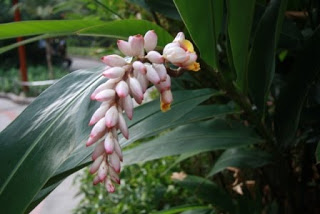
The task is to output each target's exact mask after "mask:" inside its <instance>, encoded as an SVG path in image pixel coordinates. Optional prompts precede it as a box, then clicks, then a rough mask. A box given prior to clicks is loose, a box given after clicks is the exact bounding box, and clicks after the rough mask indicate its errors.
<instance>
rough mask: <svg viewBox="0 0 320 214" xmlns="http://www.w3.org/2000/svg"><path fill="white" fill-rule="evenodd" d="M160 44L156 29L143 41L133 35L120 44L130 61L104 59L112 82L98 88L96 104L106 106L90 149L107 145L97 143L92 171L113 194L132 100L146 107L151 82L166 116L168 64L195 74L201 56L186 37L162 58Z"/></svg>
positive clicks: (97, 115) (169, 47) (95, 119)
mask: <svg viewBox="0 0 320 214" xmlns="http://www.w3.org/2000/svg"><path fill="white" fill-rule="evenodd" d="M157 40H158V37H157V35H156V33H155V32H154V31H153V30H150V31H148V32H147V33H146V34H145V35H144V36H141V35H135V36H130V37H129V39H128V41H124V40H118V42H117V45H118V48H119V50H120V51H121V52H122V53H123V54H124V55H125V56H126V57H121V56H119V55H114V54H113V55H107V56H104V57H102V58H101V59H102V61H103V62H104V63H105V64H106V65H107V66H106V68H105V70H104V71H103V76H105V77H106V78H108V80H107V81H106V82H105V83H103V84H101V85H100V86H98V87H97V88H96V89H95V91H94V92H93V93H92V95H91V99H92V100H97V101H99V102H101V105H100V107H99V108H98V109H97V110H96V111H95V112H94V114H93V116H92V118H91V120H90V122H89V125H94V126H93V128H92V130H91V133H90V137H89V139H88V141H87V143H86V145H87V146H91V145H92V144H94V143H96V142H97V141H99V140H100V139H102V138H104V141H102V142H99V143H97V145H96V147H95V149H94V151H93V154H92V159H93V161H94V162H93V164H92V166H91V168H90V172H91V173H92V174H94V173H97V175H96V177H95V178H94V181H93V183H94V184H98V183H104V184H105V187H106V189H107V191H108V192H114V191H115V186H114V183H118V184H119V183H120V179H119V173H120V171H121V163H120V162H122V160H123V155H122V151H121V147H120V144H119V141H118V133H117V132H118V130H120V131H121V133H122V135H123V136H124V137H125V138H126V139H128V138H129V132H128V127H127V124H126V122H125V119H124V116H123V112H125V114H126V115H127V117H128V118H129V119H130V120H131V119H132V117H133V100H132V98H133V99H134V100H135V101H136V102H137V103H138V104H141V103H142V101H143V99H144V94H145V92H146V90H147V88H148V86H149V83H152V84H153V85H155V87H156V88H157V89H158V91H159V92H160V95H161V97H160V100H161V106H160V108H161V110H162V111H164V112H165V111H167V110H169V109H170V105H171V103H172V101H173V98H172V93H171V79H170V76H169V75H168V74H167V68H166V64H167V63H172V64H174V65H176V66H179V67H182V68H191V69H190V70H194V69H192V67H191V65H195V63H196V62H195V61H196V59H197V56H196V54H195V53H194V51H193V46H192V44H191V43H190V42H189V41H188V40H185V38H184V35H183V33H179V34H178V35H177V37H176V38H175V40H174V41H173V42H172V43H169V44H168V45H167V46H166V47H165V49H164V54H163V55H161V54H160V53H159V52H157V51H155V50H154V49H155V48H156V46H157ZM186 41H187V42H186ZM188 42H189V43H190V44H191V46H192V50H191V49H190V44H189V43H188ZM193 67H194V66H193ZM198 67H199V66H198Z"/></svg>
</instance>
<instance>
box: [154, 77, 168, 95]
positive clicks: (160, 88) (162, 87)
mask: <svg viewBox="0 0 320 214" xmlns="http://www.w3.org/2000/svg"><path fill="white" fill-rule="evenodd" d="M155 86H156V88H157V89H158V91H159V92H160V93H162V92H164V91H166V90H170V88H171V78H170V76H169V75H168V74H167V79H166V80H165V81H164V82H160V84H158V85H155Z"/></svg>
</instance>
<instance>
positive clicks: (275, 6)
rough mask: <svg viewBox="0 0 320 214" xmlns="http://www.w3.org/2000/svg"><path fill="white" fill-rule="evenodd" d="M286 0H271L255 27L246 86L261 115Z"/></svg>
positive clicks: (272, 68)
mask: <svg viewBox="0 0 320 214" xmlns="http://www.w3.org/2000/svg"><path fill="white" fill-rule="evenodd" d="M286 5H287V0H272V1H270V3H269V5H268V6H267V8H266V10H265V12H264V14H263V16H262V18H261V20H260V23H259V25H258V27H257V30H256V33H255V36H254V39H253V43H252V48H251V52H250V59H249V70H248V86H249V92H250V95H251V97H252V99H253V102H254V103H255V104H256V106H257V107H258V110H259V111H260V112H261V115H262V114H263V113H264V109H265V103H266V100H267V96H268V93H269V88H270V85H271V82H272V79H273V75H274V69H275V51H276V47H277V41H278V38H279V35H280V32H281V29H282V22H283V18H284V12H285V9H286Z"/></svg>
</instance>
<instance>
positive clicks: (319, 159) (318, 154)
mask: <svg viewBox="0 0 320 214" xmlns="http://www.w3.org/2000/svg"><path fill="white" fill-rule="evenodd" d="M315 155H316V160H317V163H319V162H320V142H318V145H317V149H316V154H315Z"/></svg>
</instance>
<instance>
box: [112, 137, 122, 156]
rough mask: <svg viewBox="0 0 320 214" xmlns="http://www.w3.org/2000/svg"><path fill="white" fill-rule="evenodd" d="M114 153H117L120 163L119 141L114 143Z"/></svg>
mask: <svg viewBox="0 0 320 214" xmlns="http://www.w3.org/2000/svg"><path fill="white" fill-rule="evenodd" d="M114 151H115V152H116V153H117V155H118V157H119V159H120V161H123V155H122V150H121V147H120V144H119V141H117V140H115V141H114Z"/></svg>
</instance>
